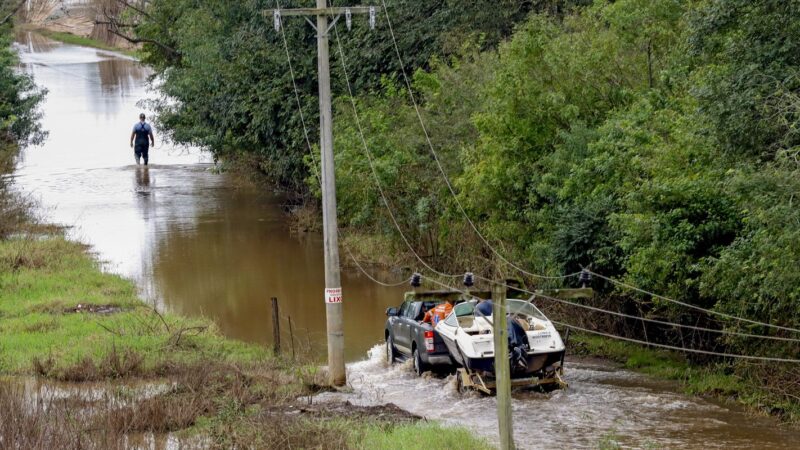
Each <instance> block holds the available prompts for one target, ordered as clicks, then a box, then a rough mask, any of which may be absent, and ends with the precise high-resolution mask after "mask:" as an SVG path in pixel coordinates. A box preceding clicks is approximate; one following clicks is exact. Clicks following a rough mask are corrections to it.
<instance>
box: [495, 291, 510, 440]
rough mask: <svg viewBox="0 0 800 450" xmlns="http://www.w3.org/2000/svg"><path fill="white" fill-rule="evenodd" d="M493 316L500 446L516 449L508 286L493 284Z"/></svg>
mask: <svg viewBox="0 0 800 450" xmlns="http://www.w3.org/2000/svg"><path fill="white" fill-rule="evenodd" d="M492 304H493V305H494V311H492V318H493V322H494V326H493V327H492V328H493V331H494V376H495V383H496V384H495V387H496V389H497V422H498V425H499V429H500V448H501V449H502V450H513V449H514V430H513V422H512V420H511V364H510V362H509V360H508V328H507V327H508V320H507V319H506V287H505V286H504V285H503V284H502V283H496V284H494V285H493V286H492Z"/></svg>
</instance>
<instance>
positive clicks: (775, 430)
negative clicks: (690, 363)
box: [14, 35, 800, 449]
mask: <svg viewBox="0 0 800 450" xmlns="http://www.w3.org/2000/svg"><path fill="white" fill-rule="evenodd" d="M19 48H20V55H21V59H22V62H23V64H24V70H27V71H28V72H30V73H32V74H33V75H34V76H35V78H36V82H37V83H38V84H39V85H41V86H44V87H46V88H47V89H49V91H50V93H49V95H48V97H47V102H46V104H45V105H44V119H43V122H44V127H45V128H46V129H47V130H49V131H50V137H49V139H48V141H47V142H46V144H45V145H44V146H43V147H40V148H30V149H27V150H26V151H25V153H24V154H23V156H22V158H21V160H20V162H19V164H18V168H17V171H16V174H15V175H14V180H15V183H16V185H17V186H18V187H19V189H20V190H22V191H24V192H26V193H30V194H31V195H33V196H34V197H35V198H37V199H39V200H40V202H41V205H42V207H43V208H44V211H45V215H46V217H47V219H49V220H51V221H54V222H56V223H60V224H64V225H68V226H70V227H71V228H70V231H69V233H70V235H71V237H74V238H78V239H81V240H83V241H84V242H86V243H88V244H91V245H92V248H93V250H94V251H95V252H96V253H97V254H98V256H99V258H100V259H101V260H102V261H103V262H104V266H105V268H106V269H107V270H109V271H112V272H114V273H118V274H120V275H123V276H125V277H128V278H131V279H133V280H134V281H135V282H136V284H137V286H138V287H139V289H140V291H141V293H142V296H143V298H144V299H145V300H146V301H149V302H152V303H154V304H156V305H158V306H160V307H163V308H166V309H167V310H170V311H174V312H177V313H181V314H186V315H193V316H199V315H203V316H207V317H210V318H212V319H213V320H215V321H216V323H217V324H218V325H219V327H220V328H221V330H222V331H223V332H224V333H225V334H226V335H228V336H231V337H234V338H239V339H243V340H246V341H250V342H257V343H269V342H270V340H271V338H270V336H271V335H272V330H271V326H270V323H269V322H270V320H269V317H270V309H269V306H268V302H269V299H270V297H278V298H279V300H280V304H281V308H282V314H283V315H284V317H286V316H291V317H292V320H293V323H294V326H295V330H296V331H295V332H296V334H297V335H298V336H299V337H300V339H301V342H306V339H308V341H310V342H311V345H312V346H313V347H314V348H315V349H316V351H317V352H318V353H319V354H323V353H324V333H325V308H324V303H323V300H322V293H323V288H324V281H323V266H322V242H321V238H320V236H318V235H313V234H312V235H303V236H299V237H298V236H293V235H292V234H291V233H290V232H289V230H288V227H287V224H286V216H285V214H284V212H283V208H282V201H281V198H280V197H279V196H276V195H273V194H271V193H269V192H263V191H259V190H257V189H254V188H252V187H242V186H240V185H237V183H236V182H235V181H234V180H232V179H230V178H229V177H228V176H227V175H224V174H222V175H221V174H218V173H217V172H216V171H215V170H214V166H213V164H211V163H210V161H209V160H208V157H207V156H205V155H203V154H202V153H201V152H199V151H197V150H193V149H188V150H187V149H181V148H174V147H171V146H169V145H163V144H162V143H161V139H160V135H159V132H158V129H156V130H155V131H156V144H157V145H156V148H155V149H152V150H151V156H150V158H151V162H152V165H151V166H150V167H149V168H148V169H146V170H145V169H142V168H137V167H136V166H135V164H134V159H133V155H132V151H131V149H130V148H129V147H128V139H129V136H130V130H131V127H132V125H133V123H134V122H135V121H136V117H137V116H138V113H139V112H140V108H139V107H137V102H139V101H140V100H142V99H145V98H148V96H149V95H150V94H148V92H147V91H146V89H145V85H146V78H147V76H148V75H149V73H148V71H147V70H146V69H145V68H143V67H141V66H140V65H138V64H137V63H136V62H135V61H133V60H130V59H127V58H125V57H122V56H120V55H116V54H113V53H109V52H104V51H98V50H94V49H87V48H81V47H75V46H69V45H63V44H58V43H53V42H51V41H48V40H45V39H43V38H40V37H36V36H30V35H28V36H21V37H20V44H19ZM145 112H147V111H145ZM382 276H383V277H384V278H392V279H397V276H396V275H392V274H382ZM342 278H343V287H344V292H345V304H344V305H345V317H346V323H345V340H346V348H347V349H348V354H347V358H348V360H349V361H351V364H349V365H348V371H349V380H350V382H351V384H352V386H353V388H354V393H352V394H346V395H344V394H324V395H323V396H321V397H322V398H326V397H327V398H331V397H337V396H345V397H346V398H347V399H349V400H351V401H353V402H356V403H362V404H379V403H384V402H393V403H396V404H397V405H399V406H401V407H403V408H405V409H407V410H409V411H411V412H413V413H416V414H420V415H423V416H425V417H428V418H433V419H439V420H443V421H444V422H446V423H449V424H458V425H463V426H466V427H468V428H470V429H472V430H474V431H476V432H478V433H480V434H482V435H485V436H488V437H489V438H490V439H492V440H496V416H495V402H494V399H493V398H489V397H481V396H478V395H466V396H461V395H459V394H457V393H456V391H455V387H454V383H453V380H452V378H437V377H424V378H417V377H415V376H414V375H413V374H412V373H411V371H410V369H409V368H408V367H407V365H396V366H392V367H387V366H386V364H385V363H384V362H383V361H382V359H381V357H382V354H383V352H382V347H380V346H378V347H375V345H376V343H379V342H380V341H382V335H383V333H382V330H383V321H384V310H385V308H386V307H387V306H393V305H396V304H398V303H399V300H400V298H401V294H402V291H403V288H399V289H396V290H393V289H386V288H381V287H379V286H376V285H374V284H372V283H371V282H370V281H369V280H367V279H365V278H363V277H361V276H359V275H358V274H356V273H352V272H345V273H343V277H342ZM284 331H286V330H284ZM367 355H369V356H367ZM365 358H366V359H365ZM566 379H567V381H568V382H569V383H570V387H569V389H567V390H566V391H559V392H555V393H553V394H548V395H544V394H535V393H530V392H517V393H515V402H514V419H515V427H516V438H517V443H518V445H519V446H520V447H521V448H531V449H533V448H587V447H588V448H595V447H597V446H599V445H600V444H602V443H603V442H606V443H611V442H617V443H619V444H620V445H622V446H623V447H636V448H698V449H699V448H760V449H767V448H770V449H785V448H797V443H798V442H800V432H798V431H797V430H789V429H785V428H781V427H780V426H779V425H778V424H777V422H776V421H774V420H771V419H769V418H762V417H750V416H748V415H747V414H745V413H743V412H741V411H738V410H736V409H732V408H730V407H729V406H726V405H721V404H718V403H715V402H712V401H708V400H704V399H700V398H692V397H687V396H685V395H682V394H680V393H678V388H677V386H675V385H673V384H671V383H666V382H659V381H654V380H651V379H649V378H646V377H644V376H640V375H637V374H634V373H631V372H628V371H624V370H619V369H616V368H614V367H612V366H610V365H608V364H606V363H603V362H598V361H588V360H582V361H574V362H570V363H568V366H567V374H566ZM432 448H435V443H432Z"/></svg>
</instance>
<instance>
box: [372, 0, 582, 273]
mask: <svg viewBox="0 0 800 450" xmlns="http://www.w3.org/2000/svg"><path fill="white" fill-rule="evenodd" d="M381 3H382V4H383V11H384V13H385V14H386V22H387V24H388V25H389V32H390V34H391V36H392V43H393V44H394V51H395V54H396V55H397V60H398V62H399V63H400V72H401V73H402V75H403V80H404V81H405V84H406V88H408V95H409V97H410V98H411V103H412V104H413V105H414V111H415V112H416V114H417V118H418V119H419V124H420V126H421V127H422V131H423V133H424V134H425V141H426V142H427V143H428V148H430V151H431V154H432V155H433V159H434V161H435V162H436V166H437V167H438V168H439V172H441V174H442V177H443V178H444V182H445V184H446V185H447V189H449V190H450V194H451V195H452V196H453V199H454V200H455V202H456V205H457V206H458V209H459V210H460V211H461V214H463V215H464V218H465V219H466V220H467V222H468V223H469V225H470V227H471V228H472V229H473V230H474V231H475V233H476V234H477V235H478V237H479V238H480V239H481V241H483V243H484V244H485V245H486V246H487V247H488V248H489V249H490V250H491V251H492V253H494V254H495V256H497V257H498V258H500V260H501V261H503V262H504V263H506V264H508V265H509V266H511V267H513V268H514V269H516V270H518V271H519V272H521V273H524V274H526V275H529V276H531V277H534V278H539V279H544V280H563V279H566V278H571V277H574V276H577V275H579V274H580V272H575V273H571V274H568V275H559V276H547V275H540V274H536V273H532V272H528V271H526V270H525V269H523V268H521V267H519V266H518V265H516V264H514V263H513V262H511V261H509V260H508V259H507V258H506V257H505V256H503V255H502V254H501V253H500V252H498V251H497V250H496V249H495V248H494V246H492V244H491V243H489V241H488V240H487V239H486V237H484V236H483V234H482V233H481V232H480V230H478V227H477V226H476V225H475V223H474V222H473V221H472V219H470V217H469V215H468V214H467V211H466V210H465V209H464V206H463V205H462V204H461V201H460V200H459V199H458V195H457V194H456V191H455V189H454V188H453V185H452V184H451V183H450V179H449V178H448V176H447V173H446V172H445V170H444V167H442V163H441V161H439V155H438V154H437V153H436V150H435V149H434V148H433V142H431V138H430V135H429V133H428V128H427V127H426V126H425V121H424V120H423V119H422V114H421V113H420V111H419V104H418V103H417V99H416V97H415V96H414V91H413V89H412V88H411V82H410V81H409V79H408V75H407V74H406V69H405V63H404V62H403V57H402V56H401V55H400V47H399V46H398V45H397V39H396V38H395V35H394V28H393V27H392V19H391V18H390V17H389V10H388V9H387V8H386V1H385V0H381Z"/></svg>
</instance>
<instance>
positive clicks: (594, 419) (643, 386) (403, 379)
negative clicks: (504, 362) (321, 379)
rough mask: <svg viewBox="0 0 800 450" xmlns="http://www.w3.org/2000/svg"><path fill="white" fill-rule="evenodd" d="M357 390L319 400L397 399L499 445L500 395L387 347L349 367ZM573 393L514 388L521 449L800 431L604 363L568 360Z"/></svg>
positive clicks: (725, 443) (759, 442) (782, 441)
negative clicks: (391, 355) (395, 360)
mask: <svg viewBox="0 0 800 450" xmlns="http://www.w3.org/2000/svg"><path fill="white" fill-rule="evenodd" d="M347 372H348V381H349V383H350V385H351V387H352V389H353V392H352V393H350V394H339V393H335V394H324V395H323V396H321V397H320V400H323V401H324V400H326V399H337V400H349V401H350V402H352V403H354V404H360V405H366V406H371V405H378V404H385V403H394V404H396V405H398V406H399V407H401V408H403V409H405V410H407V411H409V412H411V413H414V414H417V415H420V416H423V417H426V418H428V419H433V420H437V421H440V422H442V423H444V424H446V425H457V426H463V427H466V428H468V429H470V430H472V431H474V432H475V433H477V434H480V435H483V436H486V437H487V438H489V439H490V440H491V441H493V442H497V415H496V410H497V404H496V401H495V399H494V397H488V396H484V395H481V394H478V393H475V392H473V393H469V394H464V395H462V394H459V393H458V391H457V390H456V386H455V377H454V376H453V375H433V374H429V373H428V374H425V375H424V376H422V377H417V376H416V375H415V374H414V373H413V371H412V368H411V362H410V361H406V362H404V363H399V364H393V365H391V366H389V365H388V364H387V362H386V357H385V352H384V344H382V343H381V344H377V345H375V346H374V347H372V348H371V349H370V350H369V351H368V354H367V358H366V359H365V360H363V361H359V362H356V363H352V364H349V365H348V367H347ZM565 378H566V381H567V382H568V383H569V388H567V389H566V390H560V391H555V392H552V393H549V394H542V393H539V392H535V391H531V390H515V391H514V392H513V394H512V396H513V416H514V438H515V441H516V443H517V447H518V448H530V449H534V448H544V447H558V448H596V447H597V446H598V444H600V443H601V442H608V441H614V442H616V443H619V444H620V445H623V446H632V447H648V446H649V447H658V448H660V447H666V448H672V447H703V448H752V447H758V448H774V449H781V448H787V449H788V448H793V446H792V445H791V444H790V443H792V442H797V439H798V438H800V432H798V431H796V430H780V429H777V430H776V424H775V422H774V421H772V420H771V419H768V418H753V417H748V416H747V415H746V414H744V413H743V412H740V411H733V410H730V409H728V408H727V407H723V406H720V405H717V404H715V403H712V402H709V401H707V400H704V399H700V398H695V397H689V396H686V395H684V394H681V393H679V392H678V386H676V385H675V384H674V383H670V382H663V381H657V380H652V379H650V378H648V377H645V376H642V375H639V374H636V373H633V372H629V371H626V370H620V369H618V368H616V367H614V366H613V365H611V364H610V363H608V362H605V361H600V360H588V359H584V360H575V359H568V360H567V364H566V369H565Z"/></svg>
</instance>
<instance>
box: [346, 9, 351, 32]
mask: <svg viewBox="0 0 800 450" xmlns="http://www.w3.org/2000/svg"><path fill="white" fill-rule="evenodd" d="M344 23H346V24H347V30H348V31H349V30H350V29H351V28H353V13H352V12H351V11H350V8H347V9H345V10H344Z"/></svg>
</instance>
